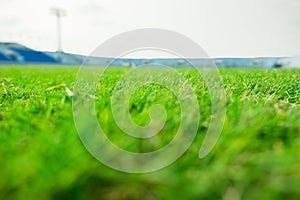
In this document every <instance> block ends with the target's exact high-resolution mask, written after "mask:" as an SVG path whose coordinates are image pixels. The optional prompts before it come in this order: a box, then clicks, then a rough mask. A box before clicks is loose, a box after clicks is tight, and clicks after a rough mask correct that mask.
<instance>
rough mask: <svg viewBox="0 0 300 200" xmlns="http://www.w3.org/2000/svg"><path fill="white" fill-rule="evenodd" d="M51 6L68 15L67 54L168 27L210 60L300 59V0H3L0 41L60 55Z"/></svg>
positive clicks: (0, 0)
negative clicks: (119, 36)
mask: <svg viewBox="0 0 300 200" xmlns="http://www.w3.org/2000/svg"><path fill="white" fill-rule="evenodd" d="M50 7H60V8H64V9H66V11H67V16H66V17H65V18H63V20H62V24H63V30H62V32H63V49H64V51H66V52H72V53H80V54H89V53H90V52H91V51H92V50H93V49H94V48H96V47H97V46H98V45H100V44H101V43H102V42H103V41H105V40H107V39H109V38H110V37H112V36H114V35H117V34H119V33H122V32H124V31H130V30H133V29H137V28H164V29H169V30H173V31H177V32H179V33H182V34H184V35H186V36H188V37H189V38H191V39H193V40H194V41H195V42H197V43H198V44H199V45H201V46H202V47H203V48H204V49H205V51H206V52H207V53H208V55H209V56H211V57H258V56H294V55H300V12H299V10H300V0H185V1H184V0H9V1H7V0H0V41H3V42H4V41H11V42H19V43H22V44H24V45H26V46H28V47H31V48H34V49H39V50H51V51H55V50H56V48H57V44H56V41H57V40H56V21H55V17H54V16H52V15H51V14H50Z"/></svg>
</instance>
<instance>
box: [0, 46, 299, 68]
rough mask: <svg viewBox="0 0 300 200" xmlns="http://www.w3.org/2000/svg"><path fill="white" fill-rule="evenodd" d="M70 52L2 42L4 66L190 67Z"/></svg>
mask: <svg viewBox="0 0 300 200" xmlns="http://www.w3.org/2000/svg"><path fill="white" fill-rule="evenodd" d="M86 58H87V57H86V56H82V55H76V54H69V53H64V52H41V51H35V50H32V49H30V48H27V47H25V46H23V45H20V44H17V43H0V64H2V65H10V64H11V65H30V64H34V65H75V66H79V65H81V64H82V63H83V62H85V65H91V66H107V65H111V66H153V65H158V64H159V65H165V66H173V67H179V66H183V67H184V66H186V67H188V66H191V64H190V63H189V62H188V61H187V60H184V59H173V58H170V59H167V58H166V59H125V58H124V59H113V58H91V57H88V58H87V59H86ZM191 60H192V61H193V63H194V64H196V65H197V66H203V67H209V66H210V65H211V61H214V63H215V64H216V65H217V66H218V67H222V68H224V67H233V68H240V67H245V68H280V67H284V68H300V57H288V58H276V57H274V58H214V59H191Z"/></svg>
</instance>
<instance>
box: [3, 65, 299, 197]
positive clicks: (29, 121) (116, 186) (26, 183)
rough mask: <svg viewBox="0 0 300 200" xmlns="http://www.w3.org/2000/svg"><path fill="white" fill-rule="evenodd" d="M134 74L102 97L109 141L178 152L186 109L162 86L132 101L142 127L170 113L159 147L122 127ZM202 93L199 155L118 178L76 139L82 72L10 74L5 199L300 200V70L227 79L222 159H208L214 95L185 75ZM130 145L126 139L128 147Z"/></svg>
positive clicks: (217, 153) (110, 83)
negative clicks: (157, 110) (118, 100)
mask: <svg viewBox="0 0 300 200" xmlns="http://www.w3.org/2000/svg"><path fill="white" fill-rule="evenodd" d="M129 70H130V68H112V69H109V70H108V71H106V72H105V73H104V75H103V76H102V77H101V78H100V79H99V84H98V87H97V88H98V89H97V91H96V93H95V96H96V97H97V98H96V99H95V108H96V110H97V111H98V115H97V117H98V120H99V123H100V124H101V125H102V127H103V130H104V131H105V133H106V134H107V137H108V138H109V139H110V140H111V141H112V142H113V143H115V144H116V145H118V146H120V147H122V148H123V149H126V150H128V151H132V152H139V153H140V152H149V151H153V150H157V149H160V148H161V147H163V146H164V145H166V144H167V143H169V142H170V141H171V140H172V138H173V137H174V134H173V133H174V132H175V130H176V129H178V123H180V122H178V114H180V109H179V108H180V105H178V101H177V98H176V96H175V95H174V94H173V93H172V92H170V91H168V90H167V89H166V88H162V87H160V86H159V85H148V86H143V87H141V88H139V89H138V90H136V92H135V93H134V95H133V96H132V97H131V99H130V104H129V111H130V113H131V116H132V119H133V121H134V122H135V123H137V124H139V125H146V124H147V123H149V115H148V111H149V108H150V107H151V105H153V104H157V103H158V104H160V105H162V106H163V107H165V109H166V114H167V119H166V124H165V127H164V129H163V130H162V131H161V133H159V135H157V137H156V138H152V139H149V141H147V139H136V138H130V137H129V136H124V134H123V133H122V131H121V130H120V129H119V128H118V126H117V124H116V123H114V120H113V115H112V111H111V106H110V105H111V102H110V95H111V94H112V92H113V91H114V89H115V87H116V85H117V82H118V80H119V79H120V78H121V77H122V76H123V75H124V74H125V73H126V72H128V71H129ZM176 70H178V72H179V73H180V74H181V75H182V76H183V77H185V79H186V80H188V82H189V84H191V85H192V86H193V87H194V88H195V93H196V95H197V101H198V103H199V108H200V113H201V118H200V120H199V128H198V132H197V135H196V138H195V140H194V142H193V144H192V146H191V147H190V148H189V150H188V151H187V152H186V153H185V154H184V155H183V156H182V157H181V158H180V159H178V160H177V161H176V162H174V163H173V164H172V165H170V166H169V167H166V168H164V169H161V170H159V171H155V172H151V173H144V174H129V173H124V172H119V171H116V170H114V169H111V168H109V167H107V166H105V165H103V164H101V163H100V162H99V161H97V160H96V159H95V158H94V157H93V156H92V155H90V154H89V152H88V151H87V150H86V148H85V147H84V145H83V144H82V142H81V141H80V137H79V135H78V133H77V131H76V127H75V124H74V119H73V114H72V97H70V96H69V95H68V93H67V92H66V90H65V88H64V87H58V88H51V89H49V90H47V88H50V87H52V86H56V85H60V84H63V83H64V84H66V85H67V87H68V88H69V89H70V90H71V91H72V90H73V87H74V82H75V79H76V74H77V71H78V67H50V66H49V67H47V66H45V67H29V66H26V67H25V66H24V67H22V66H16V67H5V66H2V67H0V144H1V145H0V164H1V165H0V166H1V169H0V199H149V200H150V199H226V200H227V199H228V200H236V199H272V200H276V199H299V198H300V70H287V69H268V70H266V69H221V70H220V74H221V75H222V78H223V87H224V88H225V91H226V102H227V103H226V118H225V123H224V127H223V131H222V134H221V137H220V138H219V140H218V142H217V144H216V146H215V147H214V148H213V150H212V152H210V154H208V156H206V157H205V158H203V159H199V157H198V153H199V148H200V147H201V144H202V142H203V139H204V137H205V134H206V131H207V129H208V125H209V122H210V98H209V93H208V90H207V87H206V85H205V84H204V82H203V80H202V79H201V77H200V76H199V75H198V74H197V73H196V72H195V71H194V70H192V69H189V68H187V69H184V68H177V69H176ZM124 137H125V139H124Z"/></svg>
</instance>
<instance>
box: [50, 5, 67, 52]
mask: <svg viewBox="0 0 300 200" xmlns="http://www.w3.org/2000/svg"><path fill="white" fill-rule="evenodd" d="M51 13H52V14H53V15H55V16H56V20H57V22H56V23H57V42H58V44H57V45H58V49H57V51H59V52H62V51H63V50H62V42H61V22H60V19H61V17H64V16H65V15H66V12H65V10H62V9H59V8H51Z"/></svg>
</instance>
